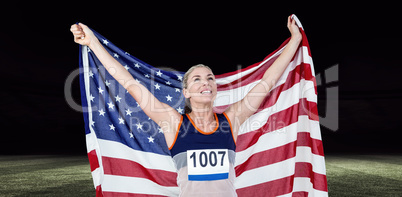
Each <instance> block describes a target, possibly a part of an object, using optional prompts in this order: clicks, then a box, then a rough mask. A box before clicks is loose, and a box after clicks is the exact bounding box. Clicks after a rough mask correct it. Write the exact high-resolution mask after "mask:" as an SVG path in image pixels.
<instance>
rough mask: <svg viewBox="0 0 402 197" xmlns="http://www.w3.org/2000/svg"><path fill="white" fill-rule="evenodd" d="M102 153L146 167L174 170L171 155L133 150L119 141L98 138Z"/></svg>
mask: <svg viewBox="0 0 402 197" xmlns="http://www.w3.org/2000/svg"><path fill="white" fill-rule="evenodd" d="M98 142H99V145H100V147H101V151H102V155H103V156H105V157H113V158H119V159H125V160H130V161H134V162H137V163H139V164H141V165H143V166H144V167H145V168H148V169H157V170H165V171H170V172H176V167H175V166H174V163H173V159H172V157H170V156H168V155H160V154H156V153H150V152H145V151H138V150H134V149H132V148H130V147H128V146H126V145H124V144H121V143H119V142H114V141H109V140H102V139H98Z"/></svg>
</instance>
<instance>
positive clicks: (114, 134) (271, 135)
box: [80, 15, 328, 196]
mask: <svg viewBox="0 0 402 197" xmlns="http://www.w3.org/2000/svg"><path fill="white" fill-rule="evenodd" d="M293 17H294V19H295V20H296V22H297V24H298V26H299V27H300V31H301V32H302V35H303V41H302V43H301V44H300V46H299V49H298V51H297V52H296V54H295V56H294V58H293V59H292V61H291V62H290V64H289V66H288V67H287V68H286V70H285V71H284V73H283V75H282V76H281V78H280V79H279V81H278V82H277V84H276V85H275V87H274V88H273V89H272V90H271V92H270V93H269V95H268V96H267V97H266V100H265V101H264V102H263V104H262V105H261V106H260V109H259V110H258V111H257V112H256V113H255V114H254V115H252V116H251V117H250V118H249V119H248V120H247V121H246V122H245V123H244V124H243V125H242V126H241V128H240V131H239V136H238V143H237V148H236V163H235V171H236V180H235V188H236V191H237V193H238V195H239V196H328V190H327V180H326V170H325V160H324V152H323V147H322V141H321V133H320V126H319V120H318V111H317V89H316V81H315V74H314V67H313V61H312V58H311V52H310V48H309V44H308V41H307V37H306V34H305V32H304V29H303V27H302V25H301V23H300V21H299V20H298V19H297V17H296V16H295V15H293ZM94 33H95V35H96V36H97V37H98V39H99V40H100V41H101V43H103V46H104V47H105V48H106V50H107V51H108V52H109V53H110V54H111V55H112V56H113V57H114V58H115V59H116V60H117V61H119V62H120V63H121V64H122V65H123V66H124V67H125V68H126V69H127V70H128V71H129V72H130V73H131V74H132V76H133V77H134V79H135V80H137V81H138V82H140V83H141V84H142V85H144V86H145V87H147V88H148V89H149V90H150V91H151V92H152V93H153V94H154V95H155V96H156V98H158V99H159V100H160V101H162V102H165V103H167V104H169V105H170V106H172V107H173V108H175V109H176V110H177V111H178V112H179V113H183V111H184V110H183V109H184V98H183V95H182V92H181V91H182V90H181V81H182V79H183V72H172V71H164V70H160V69H158V68H155V67H152V66H150V65H148V64H147V63H145V62H143V61H141V60H139V59H137V58H135V57H133V56H132V55H130V54H129V53H127V52H125V51H123V50H121V49H119V48H117V47H116V46H115V45H114V44H113V43H112V42H110V41H109V40H108V39H106V38H104V37H103V36H101V35H100V34H98V33H96V32H95V31H94ZM288 42H289V39H287V40H286V41H285V42H284V43H283V44H282V45H281V46H280V47H279V48H278V49H277V50H275V51H274V52H272V53H271V54H269V55H268V56H267V57H266V58H265V59H264V60H263V61H261V62H258V63H256V64H253V65H251V66H248V67H247V68H244V69H241V70H238V71H234V72H229V73H226V74H222V75H217V76H216V82H217V84H218V94H217V97H216V100H215V103H214V107H215V108H214V109H215V111H216V112H218V113H221V112H223V111H224V110H225V109H226V108H227V107H228V106H229V105H230V104H232V103H235V102H237V101H239V100H240V99H242V98H243V97H244V96H245V95H246V94H247V92H248V91H249V90H250V89H251V88H252V87H253V86H254V85H255V84H256V83H258V82H259V80H260V79H261V78H262V76H263V74H264V72H265V71H266V70H267V68H268V67H269V66H270V65H271V64H272V63H273V62H274V61H275V60H276V58H277V57H278V56H279V55H280V54H281V52H282V51H283V49H284V48H285V46H286V44H287V43H288ZM80 69H81V72H80V73H81V74H80V83H81V97H82V106H83V109H84V120H85V132H86V142H87V150H88V158H89V163H90V167H91V172H92V177H93V181H94V186H95V188H96V194H97V196H178V194H179V188H178V186H177V183H176V177H177V174H176V169H175V165H174V163H173V160H172V158H171V157H170V152H169V150H168V148H167V146H166V143H165V139H164V136H163V133H162V131H161V130H160V128H159V127H158V125H157V124H156V123H155V122H153V121H152V120H151V119H149V118H148V116H146V115H145V113H144V112H143V111H142V110H141V108H140V107H139V106H138V104H137V103H136V101H135V100H134V99H133V98H132V97H131V95H130V94H128V92H127V91H126V90H125V89H124V88H123V87H122V86H121V85H120V84H119V83H118V82H117V81H116V80H115V79H113V77H112V76H111V75H109V73H108V72H107V71H106V70H105V68H104V67H103V66H102V64H101V63H100V61H99V60H98V59H97V57H96V56H95V55H94V54H93V53H92V52H91V50H90V49H89V48H88V47H86V46H81V47H80Z"/></svg>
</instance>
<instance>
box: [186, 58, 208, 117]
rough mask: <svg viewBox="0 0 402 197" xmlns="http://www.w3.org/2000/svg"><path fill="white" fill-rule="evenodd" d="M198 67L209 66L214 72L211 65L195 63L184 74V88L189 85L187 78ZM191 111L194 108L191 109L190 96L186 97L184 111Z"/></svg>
mask: <svg viewBox="0 0 402 197" xmlns="http://www.w3.org/2000/svg"><path fill="white" fill-rule="evenodd" d="M196 68H208V69H209V70H210V71H211V72H212V70H211V68H210V67H208V66H206V65H204V64H197V65H195V66H192V67H191V68H190V69H188V70H187V72H186V73H185V74H184V76H183V81H182V88H183V89H185V88H186V89H187V86H188V83H187V80H188V77H189V76H190V74H191V73H192V72H193V71H194V69H196ZM191 111H192V109H191V103H190V99H189V98H186V100H185V102H184V113H185V114H188V113H191Z"/></svg>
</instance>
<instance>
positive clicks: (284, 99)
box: [239, 79, 317, 135]
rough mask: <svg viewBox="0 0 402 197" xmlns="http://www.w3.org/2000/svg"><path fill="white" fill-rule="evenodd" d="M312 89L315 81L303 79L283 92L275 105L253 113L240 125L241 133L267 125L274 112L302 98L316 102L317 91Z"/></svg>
mask: <svg viewBox="0 0 402 197" xmlns="http://www.w3.org/2000/svg"><path fill="white" fill-rule="evenodd" d="M306 89H307V91H306ZM311 89H313V90H314V83H313V82H312V81H305V80H304V79H302V80H301V81H300V83H298V84H296V85H294V86H293V87H291V88H289V89H287V90H285V91H283V92H281V94H280V95H279V97H278V100H277V101H276V103H275V104H274V105H272V106H271V107H268V108H265V109H263V110H261V111H260V112H258V113H256V114H253V115H252V116H250V117H249V118H248V119H247V120H246V121H245V122H244V123H243V124H242V125H241V126H240V128H239V135H241V134H245V133H248V132H250V131H255V130H257V129H260V128H261V127H262V126H264V125H265V123H266V122H267V120H268V118H269V117H270V116H271V115H272V114H274V113H277V112H280V111H283V110H285V109H287V108H289V107H291V106H293V105H295V104H297V103H299V102H300V98H306V99H307V100H308V101H310V102H314V103H316V102H317V95H316V94H315V91H310V90H311Z"/></svg>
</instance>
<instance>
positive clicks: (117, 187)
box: [102, 175, 179, 196]
mask: <svg viewBox="0 0 402 197" xmlns="http://www.w3.org/2000/svg"><path fill="white" fill-rule="evenodd" d="M102 191H105V192H123V193H137V194H154V195H164V196H178V195H179V188H178V187H164V186H160V185H158V184H156V183H154V182H152V181H150V180H148V179H144V178H136V177H125V176H113V175H105V180H104V181H103V183H102Z"/></svg>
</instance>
